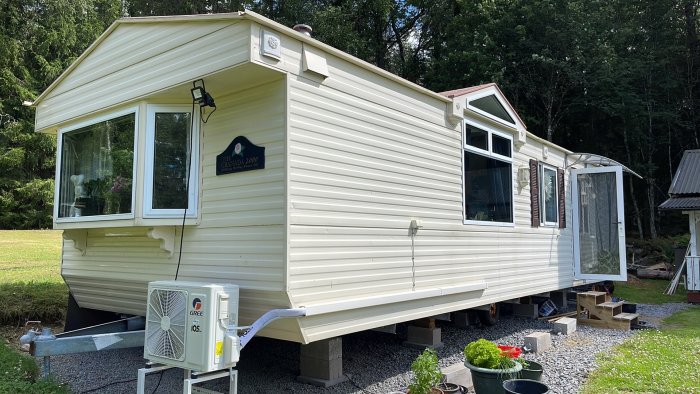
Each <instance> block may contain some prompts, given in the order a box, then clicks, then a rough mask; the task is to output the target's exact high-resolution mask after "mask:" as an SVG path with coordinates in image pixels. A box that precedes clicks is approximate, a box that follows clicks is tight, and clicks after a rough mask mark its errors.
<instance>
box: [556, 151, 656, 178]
mask: <svg viewBox="0 0 700 394" xmlns="http://www.w3.org/2000/svg"><path fill="white" fill-rule="evenodd" d="M576 164H584V165H591V166H596V167H612V166H619V167H622V171H624V172H627V173H630V174H632V175H634V176H636V177H637V178H639V179H643V178H642V176H641V175H639V174H637V173H636V172H634V171H632V170H630V169H629V167H627V166H625V165H623V164H620V163H618V162H616V161H615V160H613V159H610V158H608V157H605V156H601V155H596V154H595V153H568V154H567V155H566V167H567V168H568V167H571V166H574V165H576Z"/></svg>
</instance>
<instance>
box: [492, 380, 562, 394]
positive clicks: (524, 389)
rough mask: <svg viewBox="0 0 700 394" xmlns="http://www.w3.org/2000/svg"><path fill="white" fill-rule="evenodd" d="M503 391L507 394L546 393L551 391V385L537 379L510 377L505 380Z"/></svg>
mask: <svg viewBox="0 0 700 394" xmlns="http://www.w3.org/2000/svg"><path fill="white" fill-rule="evenodd" d="M503 392H504V393H505V394H546V393H549V387H547V385H546V384H544V383H541V382H538V381H536V380H530V379H510V380H506V381H505V382H503ZM494 393H496V391H494Z"/></svg>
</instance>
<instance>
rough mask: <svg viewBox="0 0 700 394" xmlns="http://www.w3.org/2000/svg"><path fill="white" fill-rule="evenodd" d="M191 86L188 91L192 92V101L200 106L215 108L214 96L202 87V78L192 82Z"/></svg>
mask: <svg viewBox="0 0 700 394" xmlns="http://www.w3.org/2000/svg"><path fill="white" fill-rule="evenodd" d="M192 86H193V87H192V89H190V92H191V93H192V101H194V102H195V103H197V104H199V106H200V107H212V108H216V104H214V98H213V97H211V95H210V94H209V93H207V89H206V88H205V87H204V80H203V79H198V80H196V81H194V82H192Z"/></svg>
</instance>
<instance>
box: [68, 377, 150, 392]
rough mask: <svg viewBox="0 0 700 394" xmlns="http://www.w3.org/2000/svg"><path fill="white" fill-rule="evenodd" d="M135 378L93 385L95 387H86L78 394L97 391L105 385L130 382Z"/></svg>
mask: <svg viewBox="0 0 700 394" xmlns="http://www.w3.org/2000/svg"><path fill="white" fill-rule="evenodd" d="M135 380H137V379H125V380H117V381H116V382H110V383H107V384H103V385H102V386H100V387H95V388H92V389H87V390H85V391H81V392H80V394H85V393H92V392H95V391H97V390H102V389H103V388H106V387H109V386H113V385H115V384H121V383H130V382H133V381H135Z"/></svg>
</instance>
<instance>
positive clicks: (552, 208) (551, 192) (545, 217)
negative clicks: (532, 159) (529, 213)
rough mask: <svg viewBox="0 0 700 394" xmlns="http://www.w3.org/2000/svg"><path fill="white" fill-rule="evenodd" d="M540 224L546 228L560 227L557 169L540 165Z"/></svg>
mask: <svg viewBox="0 0 700 394" xmlns="http://www.w3.org/2000/svg"><path fill="white" fill-rule="evenodd" d="M539 172H540V173H539V177H540V179H539V181H540V182H539V184H540V201H541V202H540V205H541V209H540V222H541V223H542V225H544V226H557V225H559V185H558V182H557V169H556V168H554V167H552V166H548V165H546V164H541V165H540V171H539Z"/></svg>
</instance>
